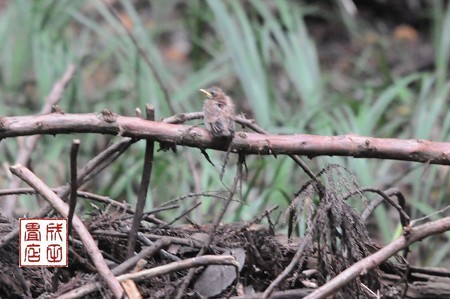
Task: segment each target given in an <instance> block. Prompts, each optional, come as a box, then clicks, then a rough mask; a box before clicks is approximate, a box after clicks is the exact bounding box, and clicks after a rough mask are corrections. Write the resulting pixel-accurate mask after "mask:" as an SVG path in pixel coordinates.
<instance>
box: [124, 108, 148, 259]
mask: <svg viewBox="0 0 450 299" xmlns="http://www.w3.org/2000/svg"><path fill="white" fill-rule="evenodd" d="M145 108H146V110H147V120H155V108H154V107H153V106H152V105H147V106H146V107H145ZM153 148H154V142H153V141H150V140H147V141H146V144H145V157H144V167H143V170H142V179H141V185H140V186H139V191H138V197H137V202H136V210H135V211H134V218H133V223H132V225H131V230H130V237H129V238H128V244H127V257H128V258H130V257H132V256H133V254H134V248H135V246H136V237H137V232H138V230H139V227H140V225H141V218H142V214H143V213H144V208H145V201H146V199H147V191H148V185H149V184H150V178H151V176H152V168H153V167H152V166H153Z"/></svg>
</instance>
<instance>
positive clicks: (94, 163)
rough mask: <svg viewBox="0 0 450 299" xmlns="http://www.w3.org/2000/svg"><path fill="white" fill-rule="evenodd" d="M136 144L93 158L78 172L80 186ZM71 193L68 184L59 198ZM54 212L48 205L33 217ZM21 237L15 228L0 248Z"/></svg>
mask: <svg viewBox="0 0 450 299" xmlns="http://www.w3.org/2000/svg"><path fill="white" fill-rule="evenodd" d="M134 142H136V141H135V140H133V139H129V138H126V139H123V140H122V141H120V142H118V143H115V144H113V145H111V146H110V147H108V148H107V149H105V150H104V151H102V152H101V153H100V154H98V155H97V156H95V157H94V158H92V159H91V160H90V161H89V162H88V163H86V165H85V166H84V167H83V168H82V169H81V170H80V171H78V186H81V185H82V184H84V183H85V182H86V181H87V180H86V177H87V176H88V175H89V174H91V173H92V172H93V171H94V170H95V169H96V168H97V167H99V166H101V165H103V164H106V160H108V159H109V158H110V157H111V156H113V155H115V156H114V158H113V159H110V160H109V163H112V162H113V161H114V160H115V159H117V158H118V157H119V156H120V155H121V154H122V153H123V152H124V151H125V150H126V149H127V148H128V147H129V146H130V145H131V144H132V143H134ZM69 193H70V185H69V184H66V185H64V186H63V187H62V188H60V190H59V192H58V193H57V196H58V197H60V198H61V199H63V200H64V198H66V197H67V195H68V194H69ZM51 210H52V207H51V206H50V205H48V204H46V205H45V206H44V207H42V208H41V209H40V210H39V211H38V212H37V213H36V214H35V215H32V217H36V218H42V217H44V216H45V215H47V214H48V213H49V212H50V211H51ZM18 235H19V227H16V228H14V229H13V230H12V231H10V232H9V233H8V234H6V235H4V236H2V237H1V238H0V248H2V247H3V246H4V245H6V244H8V242H9V241H11V240H12V239H14V238H17V236H18Z"/></svg>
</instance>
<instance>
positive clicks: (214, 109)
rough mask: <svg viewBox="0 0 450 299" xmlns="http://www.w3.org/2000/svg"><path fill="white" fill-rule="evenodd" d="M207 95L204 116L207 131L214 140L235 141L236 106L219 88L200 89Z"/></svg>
mask: <svg viewBox="0 0 450 299" xmlns="http://www.w3.org/2000/svg"><path fill="white" fill-rule="evenodd" d="M200 91H201V92H203V93H204V94H206V99H205V102H204V104H203V115H204V123H205V126H206V129H207V130H208V131H209V132H210V134H211V136H212V137H213V138H226V139H233V137H234V130H235V123H234V121H235V118H236V112H235V105H234V103H233V100H232V99H231V98H230V97H229V96H227V95H226V94H225V92H224V91H223V90H222V89H220V88H219V87H216V86H213V87H210V88H208V89H200Z"/></svg>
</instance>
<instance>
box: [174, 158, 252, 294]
mask: <svg viewBox="0 0 450 299" xmlns="http://www.w3.org/2000/svg"><path fill="white" fill-rule="evenodd" d="M243 157H244V155H243V154H239V160H238V167H237V168H236V176H235V177H234V182H233V186H232V187H231V190H230V191H229V193H228V198H227V200H226V201H225V204H224V206H223V207H222V210H221V211H220V213H219V215H218V216H217V218H216V220H215V221H214V224H213V226H212V228H211V230H210V232H209V234H208V240H207V241H206V244H205V246H203V247H202V248H201V249H200V251H199V252H198V253H197V257H201V256H202V255H204V254H205V253H206V250H207V248H208V247H209V246H210V245H211V243H212V241H213V240H214V234H215V232H216V230H217V227H219V224H220V221H222V218H223V216H224V215H225V212H226V210H227V208H228V206H229V205H230V203H231V201H232V199H233V196H234V194H235V193H236V189H237V186H238V182H239V180H240V179H241V178H242V164H243V159H244V158H243ZM194 274H195V268H192V269H190V270H189V272H188V274H187V275H186V276H185V277H184V280H183V283H182V284H181V286H180V288H179V289H178V293H177V296H176V299H181V298H182V297H183V295H184V293H185V292H186V289H187V287H188V285H189V283H190V282H191V280H192V277H193V276H194Z"/></svg>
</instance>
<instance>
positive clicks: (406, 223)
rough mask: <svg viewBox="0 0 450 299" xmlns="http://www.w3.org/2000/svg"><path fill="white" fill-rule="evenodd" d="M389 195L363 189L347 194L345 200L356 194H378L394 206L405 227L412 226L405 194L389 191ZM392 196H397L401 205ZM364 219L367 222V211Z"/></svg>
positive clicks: (394, 190)
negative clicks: (406, 206)
mask: <svg viewBox="0 0 450 299" xmlns="http://www.w3.org/2000/svg"><path fill="white" fill-rule="evenodd" d="M387 191H388V193H386V192H383V191H381V190H379V189H375V188H361V189H357V190H354V191H352V192H350V193H348V194H345V195H344V196H343V198H344V200H346V199H347V198H349V197H350V196H353V195H355V194H360V193H363V192H372V193H376V194H378V195H380V196H381V198H383V200H385V201H387V202H388V203H389V204H390V205H391V206H393V207H394V208H395V209H396V210H397V211H398V214H399V216H400V222H401V224H402V226H403V227H406V226H409V225H410V219H409V216H408V214H406V212H405V210H404V208H405V198H404V196H403V194H401V192H400V190H398V189H396V188H395V189H389V190H387ZM392 195H396V196H397V198H398V201H399V203H398V204H397V203H396V202H395V201H393V200H392V199H391V198H390V197H389V196H392ZM363 215H364V218H363V220H365V219H366V218H367V216H365V215H368V213H367V212H366V211H364V212H363Z"/></svg>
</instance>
